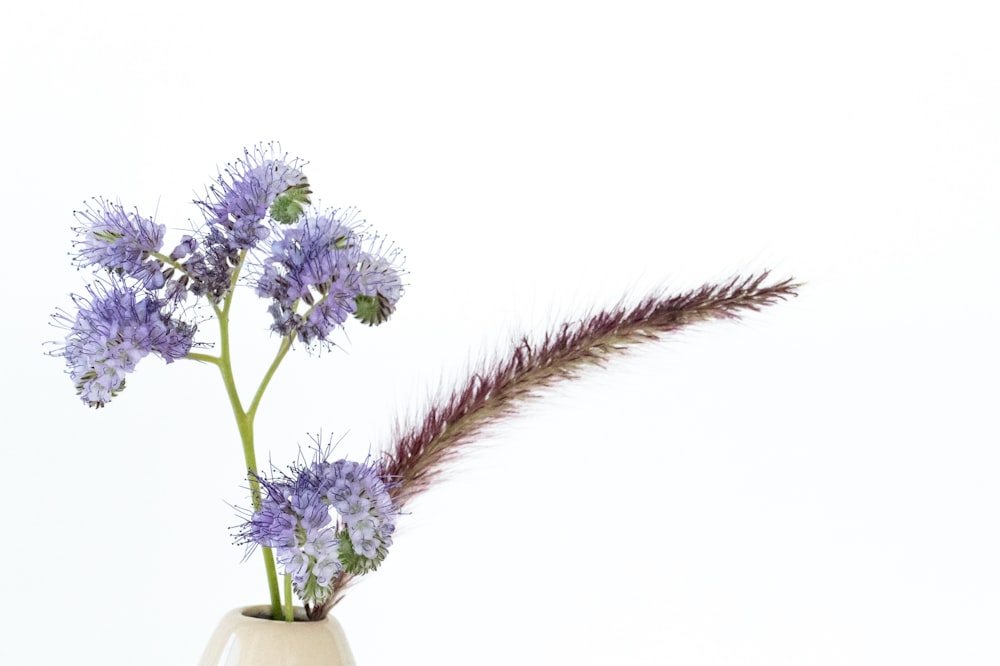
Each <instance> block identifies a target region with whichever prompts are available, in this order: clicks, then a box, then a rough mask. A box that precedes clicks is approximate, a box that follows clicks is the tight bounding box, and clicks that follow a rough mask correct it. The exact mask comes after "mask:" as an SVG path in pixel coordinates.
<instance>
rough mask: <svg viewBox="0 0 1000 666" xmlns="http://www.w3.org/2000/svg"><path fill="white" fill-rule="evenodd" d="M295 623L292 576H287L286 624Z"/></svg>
mask: <svg viewBox="0 0 1000 666" xmlns="http://www.w3.org/2000/svg"><path fill="white" fill-rule="evenodd" d="M294 621H295V608H294V607H293V606H292V575H291V574H285V622H294Z"/></svg>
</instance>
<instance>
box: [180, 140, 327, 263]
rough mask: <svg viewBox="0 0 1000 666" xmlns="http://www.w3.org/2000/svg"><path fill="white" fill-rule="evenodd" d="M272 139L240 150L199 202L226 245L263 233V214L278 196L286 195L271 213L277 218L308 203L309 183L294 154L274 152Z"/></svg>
mask: <svg viewBox="0 0 1000 666" xmlns="http://www.w3.org/2000/svg"><path fill="white" fill-rule="evenodd" d="M279 150H280V149H278V148H277V147H276V146H275V145H274V144H268V145H267V147H266V148H265V147H264V146H256V147H255V148H254V149H253V151H250V150H244V151H243V159H241V160H238V161H237V162H236V163H235V164H229V165H228V166H227V167H226V169H225V172H224V173H222V174H220V175H219V177H218V179H217V180H216V183H215V184H214V185H212V186H211V187H210V188H209V191H208V195H209V196H208V200H207V201H199V202H197V203H198V205H200V206H201V207H202V209H203V210H204V211H205V214H206V217H207V221H208V223H209V224H210V225H212V226H217V227H219V228H220V229H222V230H223V233H224V235H225V236H226V238H227V240H228V241H229V244H230V245H231V246H232V247H233V248H234V249H237V250H247V249H249V248H252V247H254V246H255V245H256V244H257V243H258V242H260V241H262V240H264V239H265V238H267V236H268V234H269V230H268V225H267V224H266V223H265V222H264V219H265V218H266V217H267V216H268V213H269V212H270V211H271V207H272V206H273V205H274V204H275V202H276V201H278V198H279V197H280V196H281V195H283V194H286V193H290V194H289V197H288V198H289V199H290V202H289V201H287V200H283V202H282V204H283V205H281V206H278V208H277V209H276V212H277V211H279V210H280V212H277V217H278V218H279V221H287V220H289V219H293V218H294V217H297V213H299V212H301V207H302V204H307V203H308V202H309V194H310V193H311V192H310V190H309V182H308V181H307V180H306V177H305V175H304V174H303V173H302V171H301V170H300V168H299V167H301V166H302V163H301V162H300V160H298V159H297V158H292V159H289V158H288V155H286V154H279Z"/></svg>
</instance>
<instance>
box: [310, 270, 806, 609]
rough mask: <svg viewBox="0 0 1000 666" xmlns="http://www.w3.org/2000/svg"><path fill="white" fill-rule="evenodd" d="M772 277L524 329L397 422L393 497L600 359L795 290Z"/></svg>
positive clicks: (386, 464)
mask: <svg viewBox="0 0 1000 666" xmlns="http://www.w3.org/2000/svg"><path fill="white" fill-rule="evenodd" d="M769 277H770V274H769V273H768V272H767V271H765V272H762V273H759V274H756V275H750V276H745V277H734V278H732V279H731V280H729V281H727V282H723V283H719V284H706V285H703V286H701V287H699V288H698V289H694V290H692V291H688V292H685V293H682V294H678V295H673V296H670V295H666V294H664V293H654V294H652V295H650V296H647V297H646V298H644V299H643V300H641V301H640V302H639V303H638V304H637V305H633V306H628V305H625V304H624V303H622V304H619V305H618V306H617V307H613V308H611V309H609V310H602V311H600V312H597V313H593V314H590V315H588V316H586V317H584V318H583V319H582V320H580V321H576V322H566V323H564V324H562V325H560V326H558V327H556V328H555V329H554V330H551V331H549V332H548V333H546V334H545V336H544V337H543V338H542V339H541V341H540V342H538V343H532V342H531V340H530V339H529V338H528V336H527V335H525V336H522V337H521V338H520V340H519V341H518V342H517V344H515V345H513V346H512V348H511V349H510V350H509V351H508V352H507V354H506V356H502V357H499V358H496V359H494V360H481V361H480V362H479V363H478V365H477V366H475V368H474V369H473V370H472V372H471V373H470V374H469V376H468V377H467V378H466V379H465V380H464V381H461V382H459V383H458V385H457V386H456V387H455V388H454V389H452V390H451V391H450V392H448V391H444V392H442V393H441V394H440V395H439V396H438V398H437V400H436V402H435V404H433V405H432V406H431V407H430V408H429V409H428V411H427V413H426V414H425V415H424V416H423V417H422V418H419V419H417V420H415V422H413V423H412V424H408V425H400V424H397V426H396V429H395V432H394V433H393V435H392V437H391V441H390V443H389V445H388V446H387V447H386V448H385V451H384V453H383V454H382V459H381V465H382V468H383V469H384V470H385V474H386V475H387V476H388V477H389V478H392V479H394V480H395V485H394V486H393V487H392V489H391V490H390V495H391V496H392V499H393V501H394V502H396V504H397V505H399V507H400V508H402V507H405V506H406V504H407V503H408V502H409V501H410V500H412V499H413V498H414V497H415V496H417V495H419V494H420V493H422V492H424V491H425V490H427V489H428V488H430V487H431V486H432V485H434V482H435V481H436V480H438V479H439V478H440V477H441V476H442V474H444V473H445V472H446V470H447V466H448V463H449V462H450V461H452V460H454V459H455V457H456V456H458V455H460V454H461V453H462V452H463V451H465V450H466V449H467V448H468V446H469V445H470V444H472V443H473V442H475V441H476V439H477V438H478V437H479V435H480V434H481V433H482V431H483V429H484V428H486V427H488V426H490V425H493V424H495V423H497V422H498V421H500V420H502V419H504V418H506V417H508V416H511V415H513V414H515V413H516V412H517V410H518V407H519V406H520V405H521V404H522V403H524V402H525V401H527V400H529V399H532V398H535V397H538V396H539V395H540V394H541V393H542V392H543V391H544V390H545V389H547V388H549V387H551V386H553V385H554V384H556V383H558V382H561V381H565V380H569V379H574V378H576V377H578V376H579V375H580V374H581V372H582V371H584V370H585V369H587V368H589V367H593V366H604V365H605V364H606V363H607V362H608V361H610V360H611V359H612V358H614V357H615V356H618V355H620V354H623V353H625V352H627V351H628V350H629V349H631V348H632V347H634V346H636V345H638V344H641V343H645V342H651V341H654V340H658V339H659V338H660V336H661V335H665V334H669V333H674V332H676V331H679V330H680V329H682V328H685V327H687V326H690V325H692V324H698V323H701V322H704V321H707V320H711V319H739V318H740V317H742V316H743V315H744V314H745V313H747V312H753V311H759V310H760V309H762V308H764V307H767V306H769V305H773V304H775V303H777V302H779V301H783V300H786V299H788V298H790V297H792V296H796V295H797V292H798V288H799V286H800V285H799V284H798V283H796V282H794V281H793V280H791V279H786V280H781V281H775V282H768V278H769ZM351 580H352V575H351V573H350V572H347V571H344V572H341V573H340V574H339V575H338V576H337V578H336V579H335V580H334V583H333V591H332V594H331V596H330V598H329V600H328V601H327V602H326V604H324V612H326V610H329V608H330V607H331V606H333V605H335V604H336V603H337V602H338V601H339V600H340V599H341V598H342V597H343V594H344V591H345V589H346V587H347V586H348V584H349V583H350V582H351Z"/></svg>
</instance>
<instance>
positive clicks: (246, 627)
mask: <svg viewBox="0 0 1000 666" xmlns="http://www.w3.org/2000/svg"><path fill="white" fill-rule="evenodd" d="M270 611H271V607H270V606H247V607H246V608H237V609H235V610H232V611H229V612H228V613H226V615H225V616H223V618H222V621H221V622H219V626H218V627H216V628H215V633H213V634H212V637H211V638H210V639H209V641H208V647H206V648H205V652H204V654H202V655H201V661H200V662H198V663H199V664H200V666H356V664H355V661H354V655H352V654H351V648H350V647H349V646H348V645H347V638H346V637H345V636H344V630H343V629H341V627H340V623H339V622H337V620H336V619H335V618H333V617H327V619H325V620H321V621H319V622H306V621H296V622H281V621H277V620H272V619H270V616H271V613H270ZM295 617H296V620H298V619H299V618H302V620H305V614H304V613H303V611H302V609H299V608H297V609H296V616H295Z"/></svg>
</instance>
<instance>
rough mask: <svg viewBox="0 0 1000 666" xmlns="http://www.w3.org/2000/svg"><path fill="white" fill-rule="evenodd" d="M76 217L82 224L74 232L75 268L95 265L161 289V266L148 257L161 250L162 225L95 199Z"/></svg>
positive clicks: (149, 286)
mask: <svg viewBox="0 0 1000 666" xmlns="http://www.w3.org/2000/svg"><path fill="white" fill-rule="evenodd" d="M75 215H76V218H77V219H78V220H79V221H80V222H81V226H79V227H74V228H73V231H75V232H76V233H77V234H79V236H80V238H79V239H78V240H77V241H76V242H75V243H74V245H75V246H76V256H75V261H76V263H77V265H79V266H91V265H97V266H101V267H102V268H106V269H108V270H109V271H112V272H115V273H118V274H125V275H129V276H131V277H134V278H136V279H137V280H141V281H142V283H143V284H144V285H145V286H146V287H148V288H150V289H159V288H160V287H162V286H163V283H164V277H163V273H162V266H161V264H160V262H159V261H157V260H155V259H152V258H150V256H149V255H150V253H151V252H159V251H160V248H161V247H163V235H164V233H165V231H166V228H165V227H164V226H163V225H162V224H156V223H154V222H153V221H152V220H151V219H149V218H145V217H142V216H140V215H139V213H138V211H126V210H125V209H124V208H123V207H122V205H121V204H116V203H110V202H107V201H104V200H103V199H94V200H93V204H87V209H86V210H81V211H76V212H75Z"/></svg>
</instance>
